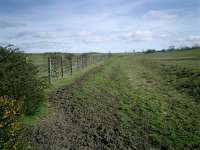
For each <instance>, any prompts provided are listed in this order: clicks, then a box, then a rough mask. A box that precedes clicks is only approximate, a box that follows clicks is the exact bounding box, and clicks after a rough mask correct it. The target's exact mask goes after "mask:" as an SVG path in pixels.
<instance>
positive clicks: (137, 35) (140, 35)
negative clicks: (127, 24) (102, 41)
mask: <svg viewBox="0 0 200 150" xmlns="http://www.w3.org/2000/svg"><path fill="white" fill-rule="evenodd" d="M121 37H122V38H123V39H125V40H129V41H151V40H154V39H156V38H165V37H167V35H166V34H163V33H155V32H153V31H150V30H137V31H135V32H132V33H126V34H124V35H122V36H121Z"/></svg>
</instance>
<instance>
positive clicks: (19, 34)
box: [0, 0, 200, 52]
mask: <svg viewBox="0 0 200 150" xmlns="http://www.w3.org/2000/svg"><path fill="white" fill-rule="evenodd" d="M8 43H10V44H14V45H15V46H16V47H19V48H20V49H21V50H24V51H26V52H47V51H63V52H88V51H90V52H91V51H98V52H108V51H111V52H124V51H131V50H132V49H137V50H143V49H147V48H157V49H162V48H167V47H168V46H170V45H176V46H186V45H193V44H200V0H0V45H6V44H8Z"/></svg>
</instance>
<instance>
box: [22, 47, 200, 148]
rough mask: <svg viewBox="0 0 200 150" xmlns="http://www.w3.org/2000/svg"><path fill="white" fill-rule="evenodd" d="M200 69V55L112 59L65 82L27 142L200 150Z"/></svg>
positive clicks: (199, 52)
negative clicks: (45, 115) (49, 111)
mask: <svg viewBox="0 0 200 150" xmlns="http://www.w3.org/2000/svg"><path fill="white" fill-rule="evenodd" d="M199 63H200V50H191V51H180V52H179V51H175V52H166V53H155V54H134V55H120V56H119V55H116V56H115V55H113V57H112V58H110V59H109V60H107V61H106V62H105V63H104V64H103V65H100V66H96V67H94V68H92V69H89V71H88V70H87V71H85V72H83V73H80V74H79V76H77V78H76V79H75V80H73V81H72V82H70V84H69V83H68V82H66V83H65V82H64V81H63V83H65V86H62V88H60V89H58V90H57V91H56V92H55V93H52V94H50V95H49V97H48V106H49V109H51V111H52V113H51V114H50V115H49V116H48V117H43V118H42V119H41V121H40V120H39V121H38V122H37V124H36V125H35V126H31V125H27V128H26V131H25V135H24V138H25V139H27V140H29V141H30V145H29V146H31V147H32V148H35V149H144V150H150V149H156V150H157V149H158V150H160V149H170V150H190V149H191V150H192V149H200V115H199V114H200V101H199V93H200V69H199V67H200V65H199ZM54 90H55V88H54Z"/></svg>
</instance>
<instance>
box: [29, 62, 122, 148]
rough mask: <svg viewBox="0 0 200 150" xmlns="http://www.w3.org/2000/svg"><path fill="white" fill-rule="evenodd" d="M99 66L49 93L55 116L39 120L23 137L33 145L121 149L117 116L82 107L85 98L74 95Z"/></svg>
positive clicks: (96, 71)
mask: <svg viewBox="0 0 200 150" xmlns="http://www.w3.org/2000/svg"><path fill="white" fill-rule="evenodd" d="M102 68H103V66H101V67H97V68H96V69H94V70H91V71H90V72H88V73H86V74H84V75H83V76H82V77H81V78H80V79H78V80H77V81H76V82H74V83H73V84H71V85H68V86H66V87H63V88H61V89H59V90H58V91H57V92H56V93H52V94H51V95H50V96H49V98H48V100H49V103H50V105H51V106H53V109H54V110H55V112H54V113H55V115H54V116H53V117H50V118H45V119H43V120H41V122H40V123H39V124H38V125H37V126H35V127H31V128H29V129H28V130H27V133H26V136H27V137H28V139H29V140H30V141H31V143H32V144H31V147H32V148H35V149H48V150H49V149H53V150H56V149H59V150H60V149H82V150H83V149H87V150H88V149H110V148H117V149H120V143H121V142H120V141H119V140H118V137H119V134H120V133H119V129H118V128H119V127H118V125H117V124H118V122H117V120H116V117H115V116H112V115H111V114H99V112H95V111H96V110H90V109H91V108H84V107H85V106H83V105H84V104H83V105H82V104H81V101H84V100H87V98H85V97H82V96H77V95H76V91H80V88H81V87H82V86H84V85H83V84H84V82H85V81H87V80H91V79H92V76H95V74H96V73H98V72H100V71H101V69H102ZM96 96H99V95H96ZM100 96H101V95H100ZM88 107H89V106H88ZM121 149H122V147H121Z"/></svg>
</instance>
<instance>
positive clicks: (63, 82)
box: [19, 54, 97, 125]
mask: <svg viewBox="0 0 200 150" xmlns="http://www.w3.org/2000/svg"><path fill="white" fill-rule="evenodd" d="M31 60H32V62H33V63H34V64H35V65H37V66H39V70H40V72H42V73H41V74H43V75H45V74H46V71H47V70H45V69H44V66H45V64H46V60H47V56H46V55H44V56H43V55H41V54H33V55H31ZM96 66H97V65H95V64H92V65H89V66H88V67H86V68H83V69H79V70H75V71H74V72H73V75H70V74H68V75H65V76H64V78H63V79H58V80H54V82H53V84H51V85H49V87H48V88H47V89H46V90H45V97H47V96H48V94H49V93H51V92H54V91H56V90H57V89H59V88H61V87H63V86H67V85H70V84H71V83H73V82H74V81H76V80H77V79H78V78H79V77H80V76H82V75H83V74H84V73H86V72H88V71H89V70H91V69H93V68H94V67H96ZM45 67H46V66H45ZM42 68H43V69H42ZM53 111H54V110H52V109H51V107H50V106H49V104H48V102H47V100H41V104H39V107H38V109H37V111H36V112H35V114H34V115H31V116H27V115H23V116H21V117H20V119H19V120H20V122H21V123H22V124H28V125H34V124H36V123H37V121H38V120H40V119H41V118H44V117H47V116H49V115H52V113H53Z"/></svg>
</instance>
